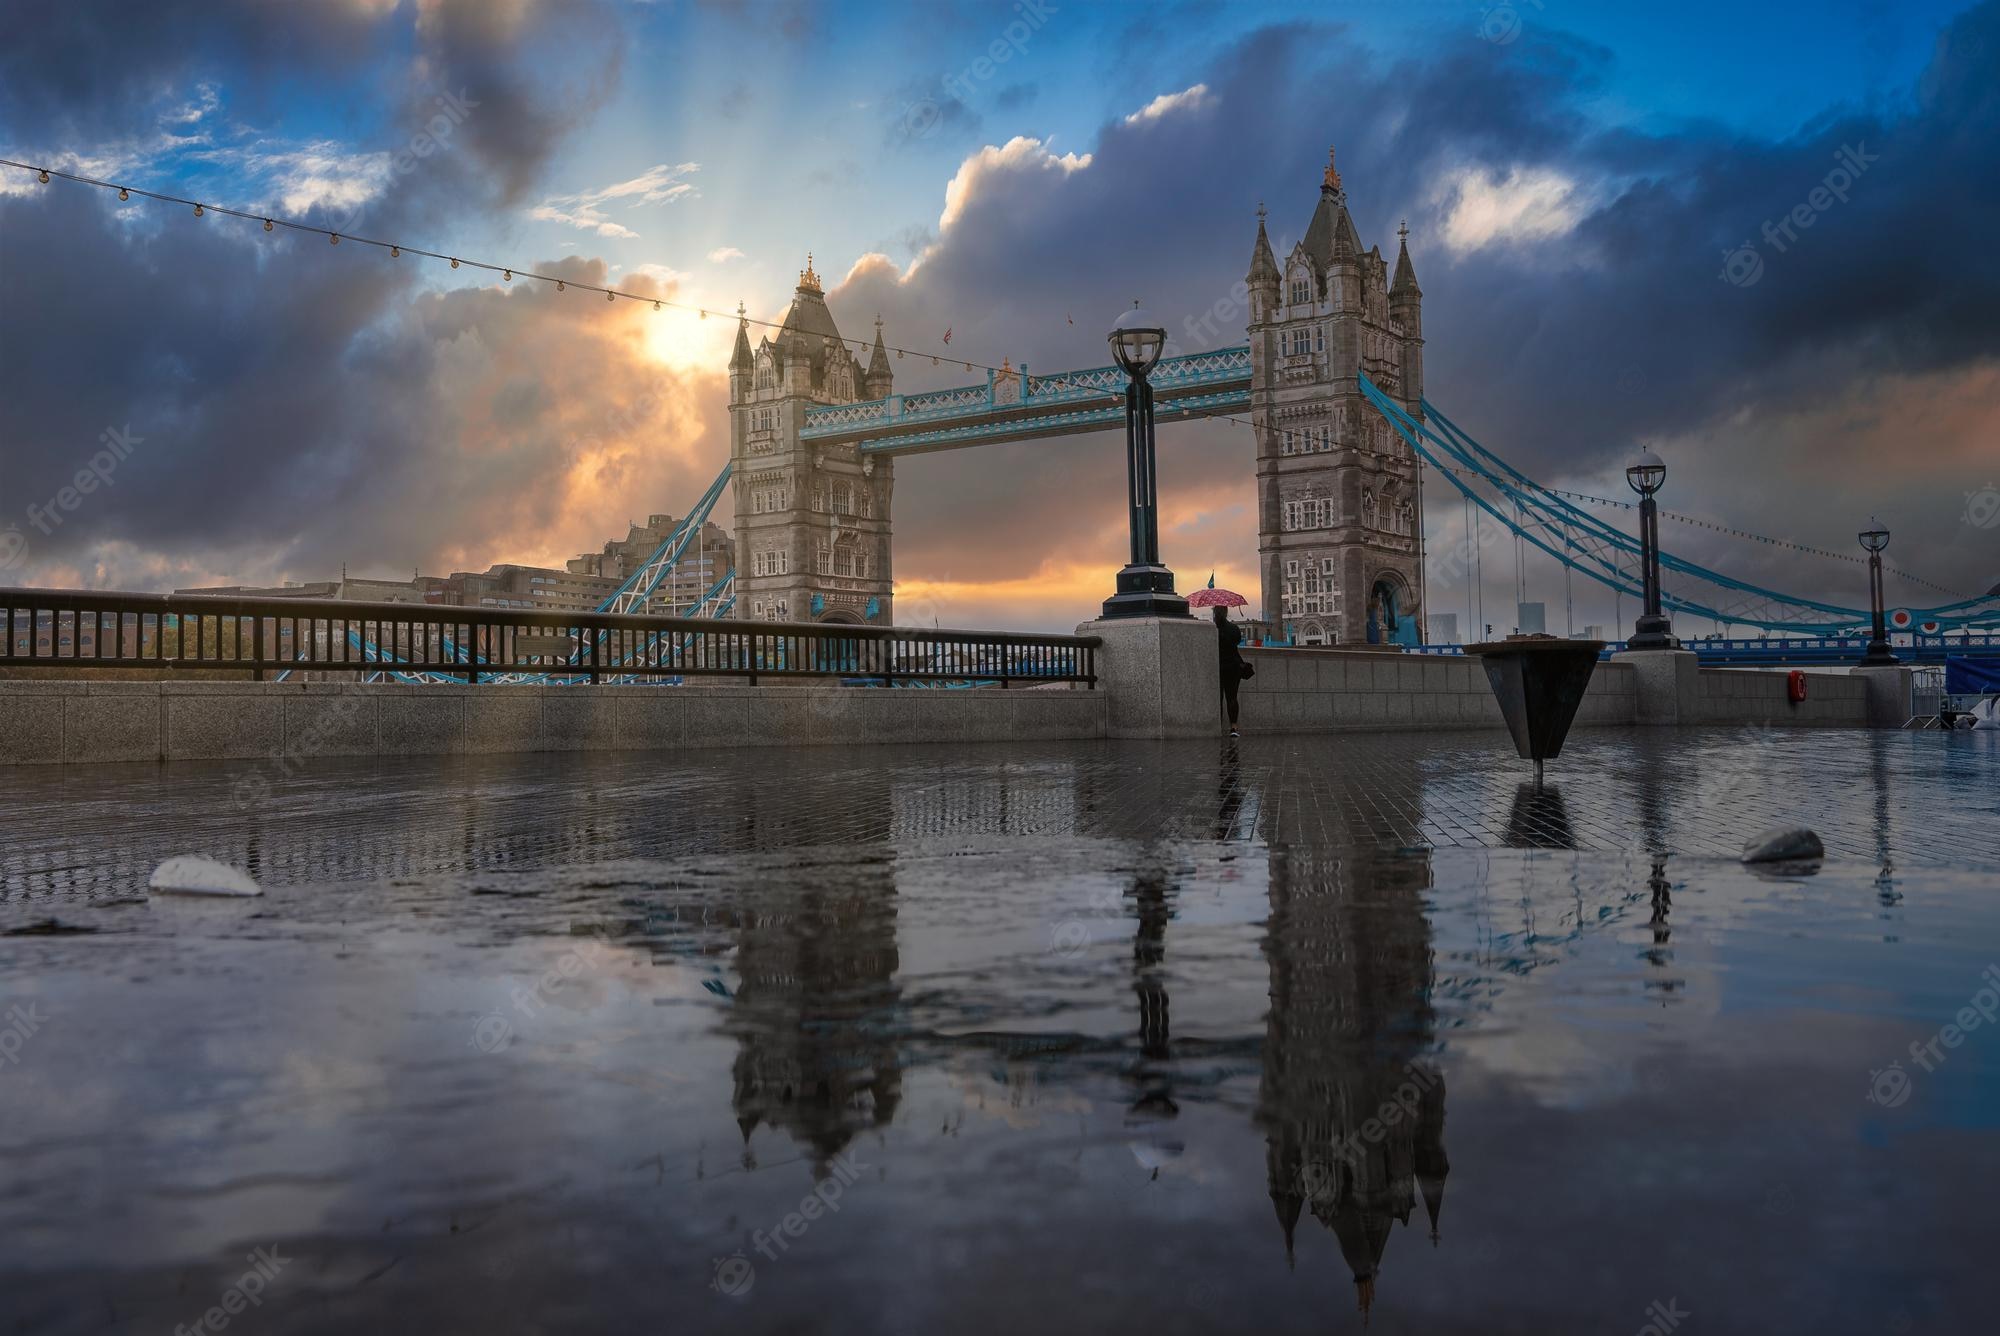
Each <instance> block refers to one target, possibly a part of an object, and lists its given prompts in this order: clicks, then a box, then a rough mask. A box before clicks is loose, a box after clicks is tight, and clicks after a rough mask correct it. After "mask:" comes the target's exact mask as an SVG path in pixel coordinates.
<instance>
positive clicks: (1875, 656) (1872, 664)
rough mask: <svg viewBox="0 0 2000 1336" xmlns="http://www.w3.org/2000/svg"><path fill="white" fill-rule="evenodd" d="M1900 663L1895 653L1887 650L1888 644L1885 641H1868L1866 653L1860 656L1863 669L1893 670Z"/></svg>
mask: <svg viewBox="0 0 2000 1336" xmlns="http://www.w3.org/2000/svg"><path fill="white" fill-rule="evenodd" d="M1901 662H1902V660H1901V659H1899V658H1897V657H1896V652H1895V651H1894V650H1892V649H1890V648H1889V642H1888V641H1886V640H1871V641H1869V642H1868V652H1867V653H1866V654H1864V655H1862V656H1861V666H1862V667H1863V668H1893V667H1895V666H1896V665H1897V664H1899V663H1901Z"/></svg>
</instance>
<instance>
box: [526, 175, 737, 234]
mask: <svg viewBox="0 0 2000 1336" xmlns="http://www.w3.org/2000/svg"><path fill="white" fill-rule="evenodd" d="M700 170H701V164H700V163H698V162H682V163H676V164H673V165H671V166H669V165H668V164H666V163H660V164H658V165H656V166H653V167H649V168H647V169H646V170H645V171H643V172H641V173H640V174H639V175H637V176H635V177H633V178H632V179H630V180H629V181H619V182H615V183H614V184H612V185H608V186H605V187H603V188H602V189H600V190H586V191H582V192H580V193H578V194H574V195H551V196H549V197H548V198H547V199H545V200H543V201H542V202H541V203H540V204H537V205H536V206H535V207H534V208H532V209H530V210H528V217H530V218H533V219H534V220H536V221H537V222H543V223H562V224H565V225H567V226H569V227H574V228H577V229H579V230H581V231H585V232H595V233H596V234H597V235H598V236H601V237H621V238H630V237H636V236H638V235H639V234H638V233H637V232H634V231H633V230H632V229H631V228H629V227H626V226H625V225H624V224H623V223H617V222H613V221H612V220H611V219H610V218H608V217H606V216H605V213H604V206H605V205H607V204H611V203H613V202H618V203H623V204H625V205H627V206H628V207H636V206H639V205H643V204H672V203H674V202H676V201H678V200H682V199H689V198H693V197H694V196H697V195H699V194H700V193H701V192H700V191H699V190H698V189H696V188H695V186H694V184H693V183H692V182H690V181H688V180H687V179H686V178H687V177H688V176H690V175H692V174H693V173H695V172H698V171H700Z"/></svg>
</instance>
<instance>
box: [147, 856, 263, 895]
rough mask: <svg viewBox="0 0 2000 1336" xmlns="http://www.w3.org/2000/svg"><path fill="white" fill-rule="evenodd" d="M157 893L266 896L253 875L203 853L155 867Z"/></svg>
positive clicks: (151, 884)
mask: <svg viewBox="0 0 2000 1336" xmlns="http://www.w3.org/2000/svg"><path fill="white" fill-rule="evenodd" d="M146 885H147V888H148V889H150V890H151V891H152V892H153V894H155V895H262V894H263V893H264V891H263V888H262V887H260V886H258V885H257V883H256V882H255V881H253V880H251V878H250V874H249V873H247V872H244V871H242V870H241V869H238V868H233V867H231V866H229V864H227V863H218V862H216V861H215V860H214V859H213V858H203V857H202V856H201V855H200V854H177V855H175V856H174V857H172V858H169V859H168V860H167V861H166V862H164V863H162V864H160V865H159V866H158V867H156V868H154V869H153V877H152V880H151V881H149V882H147V883H146Z"/></svg>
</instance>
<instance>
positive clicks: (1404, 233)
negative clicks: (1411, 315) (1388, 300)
mask: <svg viewBox="0 0 2000 1336" xmlns="http://www.w3.org/2000/svg"><path fill="white" fill-rule="evenodd" d="M1396 236H1397V237H1398V238H1400V240H1401V243H1402V244H1401V248H1400V249H1399V250H1398V251H1397V254H1396V276H1395V279H1394V280H1393V281H1392V282H1391V283H1390V284H1389V295H1390V296H1392V297H1399V298H1401V297H1421V296H1423V295H1424V291H1423V289H1422V288H1420V287H1418V286H1417V270H1416V266H1414V265H1412V264H1411V263H1410V223H1409V220H1408V219H1404V220H1403V225H1402V226H1401V227H1399V228H1397V229H1396Z"/></svg>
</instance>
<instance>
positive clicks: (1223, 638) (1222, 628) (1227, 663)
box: [1215, 607, 1250, 738]
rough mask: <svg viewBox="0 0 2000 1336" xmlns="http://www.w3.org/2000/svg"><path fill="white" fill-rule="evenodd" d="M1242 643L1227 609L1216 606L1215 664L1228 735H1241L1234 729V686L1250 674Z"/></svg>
mask: <svg viewBox="0 0 2000 1336" xmlns="http://www.w3.org/2000/svg"><path fill="white" fill-rule="evenodd" d="M1242 643H1243V632H1242V631H1241V630H1240V629H1239V628H1238V627H1237V625H1236V623H1234V622H1232V621H1230V620H1229V610H1228V609H1227V608H1223V607H1217V608H1216V610H1215V666H1216V668H1217V670H1218V675H1219V676H1220V677H1221V679H1222V701H1223V704H1225V705H1227V706H1228V707H1229V736H1230V737H1232V738H1238V737H1242V736H1243V735H1242V734H1241V733H1238V732H1237V731H1236V714H1237V704H1236V688H1237V687H1239V686H1241V685H1242V684H1243V679H1244V678H1246V677H1248V676H1250V665H1249V664H1247V663H1245V662H1243V651H1242V650H1241V649H1240V648H1238V647H1239V646H1240V645H1242Z"/></svg>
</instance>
